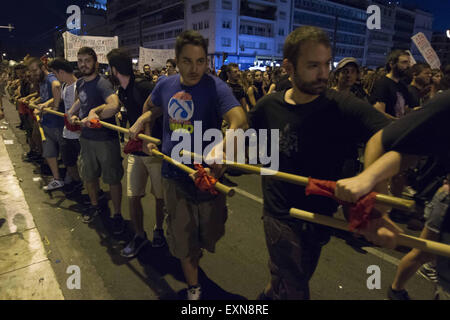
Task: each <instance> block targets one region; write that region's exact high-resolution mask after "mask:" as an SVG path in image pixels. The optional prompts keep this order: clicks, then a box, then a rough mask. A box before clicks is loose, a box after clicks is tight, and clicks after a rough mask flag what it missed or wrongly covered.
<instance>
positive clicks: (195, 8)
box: [191, 1, 209, 13]
mask: <svg viewBox="0 0 450 320" xmlns="http://www.w3.org/2000/svg"><path fill="white" fill-rule="evenodd" d="M208 9H209V1H204V2H200V3H197V4H194V5H192V7H191V11H192V13H197V12H202V11H206V10H208Z"/></svg>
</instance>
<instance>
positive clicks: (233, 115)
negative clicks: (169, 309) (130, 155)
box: [130, 31, 247, 300]
mask: <svg viewBox="0 0 450 320" xmlns="http://www.w3.org/2000/svg"><path fill="white" fill-rule="evenodd" d="M175 55H176V64H177V66H178V69H179V71H180V73H179V74H176V75H172V76H169V77H167V78H162V79H160V80H159V81H158V83H157V85H156V87H155V88H154V89H153V91H152V94H151V96H150V98H149V99H147V101H146V104H145V105H144V109H145V111H147V110H149V111H147V112H145V113H144V114H143V115H142V116H141V117H140V118H139V119H138V120H137V121H136V122H135V124H134V125H133V126H132V127H131V128H130V132H131V137H132V138H134V136H135V135H136V134H137V133H138V132H140V130H141V129H142V128H143V127H144V124H147V123H149V124H153V123H154V120H155V119H156V118H158V117H159V116H161V115H162V116H163V137H162V141H163V142H162V152H163V153H165V154H167V155H171V154H172V149H173V148H174V147H175V146H176V145H177V144H179V143H180V141H179V140H180V134H182V135H183V142H185V141H184V139H186V140H190V145H191V146H193V145H194V143H193V142H194V134H193V132H194V126H195V125H197V126H196V129H197V128H199V126H198V124H199V123H201V132H195V134H196V135H201V136H203V132H205V131H206V130H207V129H210V128H215V129H220V126H221V123H222V120H223V119H224V120H226V121H227V122H228V123H229V124H230V129H238V128H243V129H245V128H247V122H246V117H245V113H244V111H243V109H242V107H241V106H240V105H239V102H238V101H237V100H236V98H235V97H234V96H233V93H232V91H231V89H230V88H229V87H228V86H227V84H226V83H225V82H223V81H222V80H220V79H219V78H217V77H214V76H211V75H208V74H206V69H207V67H208V59H207V44H206V41H205V39H204V38H203V37H202V36H201V35H200V34H199V33H197V32H195V31H185V32H183V33H182V34H180V35H179V36H178V38H177V40H176V44H175ZM194 122H196V123H194ZM150 126H151V125H148V126H147V125H145V133H146V134H151V128H150ZM199 131H200V129H199ZM174 140H175V141H174ZM203 144H204V145H203V147H204V146H205V143H203ZM208 144H209V142H208ZM147 147H148V148H149V149H150V150H151V149H153V148H156V145H154V144H149V145H148V146H147ZM186 149H187V148H186ZM188 151H194V150H193V148H192V149H190V150H188ZM202 151H203V150H202ZM211 170H212V171H213V172H214V174H215V176H216V177H217V178H219V177H220V176H221V174H222V173H223V170H224V168H223V166H221V165H219V164H216V165H212V166H211ZM162 175H163V196H164V203H165V204H166V208H167V214H168V217H167V229H168V230H167V242H168V244H169V248H170V251H171V253H172V254H173V255H174V256H175V257H177V258H179V259H180V260H181V266H182V268H183V273H184V276H185V278H186V282H187V284H188V286H189V288H188V291H187V294H188V299H189V300H198V299H200V296H201V288H200V285H199V282H198V263H199V260H200V256H201V250H202V249H207V250H208V251H210V252H214V250H215V245H216V243H217V241H218V240H219V239H220V238H221V237H222V236H223V235H224V233H225V221H226V219H227V208H226V199H225V196H224V195H223V194H219V195H217V196H212V195H211V194H209V193H205V192H201V191H200V190H198V189H197V188H196V187H195V185H194V183H193V181H192V179H190V178H189V177H188V176H187V174H186V173H184V172H181V171H179V170H178V169H177V168H176V167H173V166H172V165H169V164H168V163H167V162H164V163H163V166H162Z"/></svg>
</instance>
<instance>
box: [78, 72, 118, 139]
mask: <svg viewBox="0 0 450 320" xmlns="http://www.w3.org/2000/svg"><path fill="white" fill-rule="evenodd" d="M76 88H77V93H78V99H79V100H80V119H83V118H86V117H87V116H88V115H89V111H91V109H94V108H97V107H99V106H101V105H102V104H105V103H106V98H108V97H109V96H110V95H112V94H113V93H114V89H113V86H112V84H111V82H109V81H108V80H107V79H105V78H103V77H101V76H100V75H97V77H95V78H94V79H93V80H91V81H85V80H84V78H81V79H78V81H77V85H76ZM101 120H102V121H105V122H109V123H111V124H114V125H115V124H116V122H115V118H114V117H111V118H108V119H101ZM81 137H82V138H85V139H88V140H96V141H105V140H111V139H118V135H117V132H116V131H114V130H111V129H107V128H98V129H91V128H87V127H83V128H82V129H81Z"/></svg>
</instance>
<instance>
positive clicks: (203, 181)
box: [194, 163, 219, 195]
mask: <svg viewBox="0 0 450 320" xmlns="http://www.w3.org/2000/svg"><path fill="white" fill-rule="evenodd" d="M194 168H195V169H196V170H197V171H198V172H197V177H196V178H195V186H196V187H197V188H199V189H200V190H201V191H204V192H209V193H211V194H212V195H218V194H219V192H218V191H217V190H216V188H214V185H215V184H216V183H217V179H216V178H214V177H212V176H209V175H207V174H206V171H205V168H203V166H202V165H201V164H197V163H196V164H194Z"/></svg>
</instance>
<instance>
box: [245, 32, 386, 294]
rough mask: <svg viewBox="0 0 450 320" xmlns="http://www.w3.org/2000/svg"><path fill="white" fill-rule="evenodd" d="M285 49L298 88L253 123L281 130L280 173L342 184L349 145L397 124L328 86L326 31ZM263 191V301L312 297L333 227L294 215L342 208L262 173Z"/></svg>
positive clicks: (258, 111) (297, 38)
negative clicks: (266, 271) (266, 278)
mask: <svg viewBox="0 0 450 320" xmlns="http://www.w3.org/2000/svg"><path fill="white" fill-rule="evenodd" d="M283 51H284V61H283V64H284V67H285V68H286V70H287V71H288V74H289V76H290V78H291V79H292V84H293V88H291V89H287V90H284V91H281V92H276V93H274V94H271V95H268V96H265V97H264V98H262V99H261V100H260V101H259V102H258V103H257V105H256V107H255V108H254V109H252V110H251V111H250V113H249V120H250V124H251V126H252V127H253V128H254V129H256V130H258V129H271V130H272V129H275V130H279V136H280V139H279V171H282V172H288V173H291V174H296V175H302V176H310V177H314V178H318V179H327V180H337V179H339V177H340V176H341V171H342V165H343V162H344V160H345V153H343V152H342V150H343V149H344V147H345V146H349V145H354V148H356V144H357V143H359V142H365V141H367V140H368V139H369V138H370V136H371V135H373V134H374V133H375V132H377V131H378V130H380V129H381V128H383V127H384V126H386V125H387V124H389V122H390V121H389V120H388V119H387V118H386V117H385V116H384V115H383V114H382V113H381V112H379V111H377V110H376V109H375V108H373V107H372V106H371V105H370V104H368V103H366V102H364V101H363V100H361V99H358V98H356V97H354V96H353V95H351V94H345V93H340V92H336V91H334V90H328V89H327V82H328V75H329V71H330V63H331V61H332V53H331V46H330V41H329V37H328V35H327V33H326V32H324V31H323V30H321V29H319V28H316V27H311V26H303V27H300V28H297V29H296V30H294V31H293V32H292V33H291V34H290V35H289V36H288V37H287V38H286V42H285V44H284V50H283ZM268 148H271V146H268ZM270 150H271V149H270ZM262 189H263V195H264V232H265V235H266V244H267V247H268V251H269V256H270V261H269V266H270V273H271V278H272V279H271V282H270V284H269V285H268V286H267V287H266V288H265V290H264V292H263V293H262V294H261V295H260V298H261V299H265V298H272V299H283V300H285V299H309V296H310V294H309V280H310V279H311V277H312V275H313V273H314V271H315V269H316V267H317V263H318V261H319V257H320V252H321V249H322V246H323V245H324V244H326V243H327V242H328V241H329V237H330V230H329V229H328V228H326V227H323V226H319V225H317V224H312V223H309V222H304V221H301V220H297V219H294V218H292V217H290V216H289V210H290V208H298V209H302V210H307V211H311V212H315V213H320V214H325V215H329V216H331V215H332V214H333V213H334V212H336V210H337V204H336V203H335V202H334V201H333V200H332V199H329V198H324V197H321V196H308V197H306V196H305V188H304V187H302V186H299V185H293V184H290V183H287V182H283V181H280V180H275V179H272V178H271V177H270V176H263V178H262Z"/></svg>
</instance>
